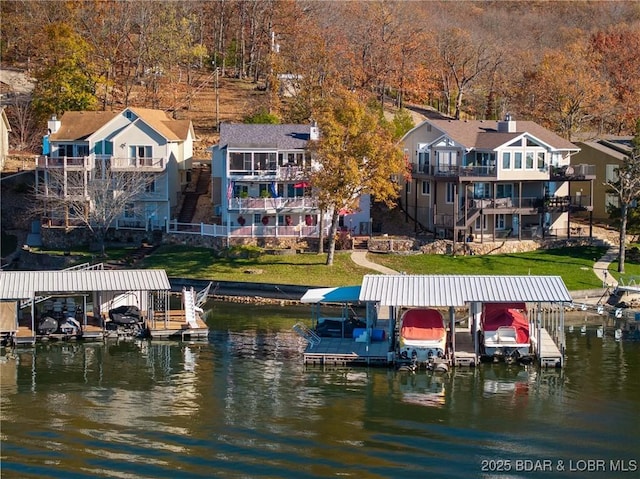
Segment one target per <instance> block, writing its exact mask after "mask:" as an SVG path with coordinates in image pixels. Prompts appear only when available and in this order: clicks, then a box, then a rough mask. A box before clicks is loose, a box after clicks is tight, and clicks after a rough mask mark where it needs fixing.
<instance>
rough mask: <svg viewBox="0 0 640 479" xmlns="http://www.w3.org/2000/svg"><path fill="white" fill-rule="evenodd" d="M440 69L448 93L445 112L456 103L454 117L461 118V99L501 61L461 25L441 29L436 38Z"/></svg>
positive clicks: (444, 91) (448, 111)
mask: <svg viewBox="0 0 640 479" xmlns="http://www.w3.org/2000/svg"><path fill="white" fill-rule="evenodd" d="M437 54H438V58H439V63H438V69H439V72H440V79H441V84H442V91H443V93H444V95H445V101H446V113H447V114H449V113H450V106H451V104H452V103H453V106H454V117H455V118H456V120H459V119H460V115H461V113H462V101H463V99H464V96H465V94H466V93H467V91H468V90H469V89H470V88H471V86H472V85H473V84H474V83H475V82H477V81H478V80H479V79H480V78H481V76H482V75H485V74H487V73H489V72H491V71H493V70H495V69H496V68H497V66H498V65H499V64H500V62H501V61H502V59H501V56H500V54H499V53H497V52H492V51H491V50H490V49H489V47H488V46H487V45H486V43H484V42H479V41H474V39H473V38H472V37H471V35H470V34H469V33H468V32H466V31H463V30H461V29H459V28H451V29H447V30H444V31H442V32H441V33H440V34H439V35H438V38H437Z"/></svg>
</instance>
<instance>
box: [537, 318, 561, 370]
mask: <svg viewBox="0 0 640 479" xmlns="http://www.w3.org/2000/svg"><path fill="white" fill-rule="evenodd" d="M533 344H534V351H535V353H536V356H537V357H538V360H539V362H540V366H542V367H551V368H557V367H562V365H563V355H562V353H560V349H559V348H558V346H557V345H556V343H555V341H554V340H553V338H552V337H551V335H550V334H549V332H548V331H547V330H546V329H545V328H540V348H537V347H536V342H534V343H533Z"/></svg>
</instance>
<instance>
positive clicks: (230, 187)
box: [227, 181, 233, 200]
mask: <svg viewBox="0 0 640 479" xmlns="http://www.w3.org/2000/svg"><path fill="white" fill-rule="evenodd" d="M232 196H233V181H230V182H229V186H228V187H227V200H230V199H231V197H232Z"/></svg>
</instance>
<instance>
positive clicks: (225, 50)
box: [0, 0, 640, 158]
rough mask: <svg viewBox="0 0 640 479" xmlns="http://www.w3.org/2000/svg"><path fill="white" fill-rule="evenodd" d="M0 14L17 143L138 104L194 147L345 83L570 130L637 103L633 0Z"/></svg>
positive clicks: (86, 8) (293, 114) (601, 122)
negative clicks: (21, 79)
mask: <svg viewBox="0 0 640 479" xmlns="http://www.w3.org/2000/svg"><path fill="white" fill-rule="evenodd" d="M0 13H1V14H2V24H3V28H2V30H1V32H0V35H1V36H0V40H1V43H0V49H1V50H0V56H1V58H2V66H3V67H4V68H17V69H21V70H23V71H25V72H27V73H28V75H29V76H30V77H33V78H34V80H35V82H34V84H35V87H34V90H33V92H32V94H31V95H25V94H20V93H18V92H16V91H12V88H11V85H2V87H3V93H5V92H6V93H7V95H5V98H4V104H5V106H6V107H7V114H8V115H9V117H10V121H11V124H12V136H11V147H12V149H13V150H16V151H30V152H34V151H36V152H37V150H38V147H39V143H40V139H41V136H42V132H43V131H44V130H45V128H46V123H45V121H46V119H47V118H48V117H49V116H50V115H51V114H53V113H55V114H58V115H60V114H62V113H64V111H68V110H93V109H98V110H119V109H121V108H123V107H125V106H144V107H148V108H158V109H163V110H165V111H167V112H168V113H169V114H171V115H172V116H173V117H175V118H191V119H192V120H193V123H194V126H195V128H196V130H197V133H198V137H199V139H200V142H199V145H198V151H197V157H198V158H204V157H206V156H207V155H206V154H205V153H204V152H205V151H206V147H207V146H210V145H211V144H213V143H214V142H215V140H216V133H217V123H218V122H220V121H240V120H242V119H244V118H246V117H250V116H253V117H254V118H262V119H264V118H270V119H278V121H280V122H283V123H306V122H308V121H310V119H311V118H313V116H314V112H315V111H316V110H317V108H318V107H319V106H321V105H322V104H323V100H324V99H326V98H328V97H330V96H333V95H334V93H335V92H336V91H337V90H339V89H344V88H347V89H349V90H351V91H352V92H353V93H354V94H356V95H358V96H359V98H360V99H361V101H362V102H366V103H367V104H369V105H371V106H375V107H378V108H380V107H383V108H385V107H389V106H394V107H396V108H397V107H402V106H405V105H407V104H413V105H417V106H420V107H428V108H432V109H433V110H435V111H438V112H440V113H442V114H444V115H448V116H450V117H453V118H461V119H465V118H469V119H499V118H503V117H504V115H506V114H507V113H510V114H512V115H514V116H515V118H518V119H529V120H534V121H536V122H538V123H540V124H542V125H543V126H545V127H547V128H550V129H552V130H553V131H556V132H557V133H559V134H561V135H562V136H564V137H565V138H567V139H572V138H577V137H585V136H587V137H590V136H594V135H602V134H630V133H631V132H632V131H633V126H634V123H635V120H636V119H637V118H640V77H638V75H637V72H638V71H640V56H638V55H637V52H638V51H639V50H640V6H639V4H638V3H637V2H624V1H620V2H491V1H477V2H431V1H425V2H393V1H385V0H380V1H354V2H321V1H303V0H297V1H294V0H256V1H242V0H235V1H225V2H222V1H216V2H211V1H190V2H139V1H117V2H116V1H89V0H87V1H72V2H49V1H25V0H8V1H4V2H2V3H1V4H0ZM216 84H217V87H216ZM216 92H218V95H216Z"/></svg>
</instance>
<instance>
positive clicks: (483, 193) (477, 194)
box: [473, 183, 491, 199]
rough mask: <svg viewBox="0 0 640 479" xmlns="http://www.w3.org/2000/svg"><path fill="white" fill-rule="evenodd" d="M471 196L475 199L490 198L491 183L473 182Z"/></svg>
mask: <svg viewBox="0 0 640 479" xmlns="http://www.w3.org/2000/svg"><path fill="white" fill-rule="evenodd" d="M473 197H474V198H476V199H480V198H491V184H490V183H474V184H473Z"/></svg>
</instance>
